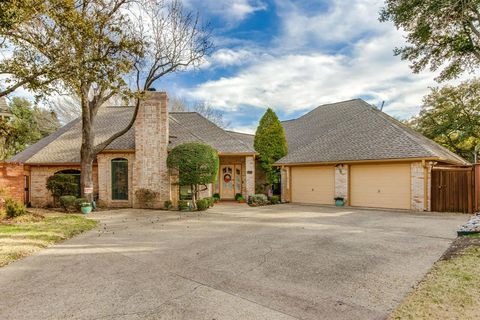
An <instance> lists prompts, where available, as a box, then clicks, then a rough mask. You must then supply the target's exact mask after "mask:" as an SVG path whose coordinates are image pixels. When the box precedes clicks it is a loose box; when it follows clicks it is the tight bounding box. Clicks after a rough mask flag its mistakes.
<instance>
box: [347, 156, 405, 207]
mask: <svg viewBox="0 0 480 320" xmlns="http://www.w3.org/2000/svg"><path fill="white" fill-rule="evenodd" d="M350 204H351V205H352V206H363V207H377V208H394V209H410V164H375V165H373V164H372V165H353V166H351V167H350Z"/></svg>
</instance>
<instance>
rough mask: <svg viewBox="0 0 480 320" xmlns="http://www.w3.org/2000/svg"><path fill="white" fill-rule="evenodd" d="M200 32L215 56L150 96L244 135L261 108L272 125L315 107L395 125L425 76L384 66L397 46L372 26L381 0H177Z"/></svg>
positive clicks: (393, 34) (393, 35)
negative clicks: (355, 109)
mask: <svg viewBox="0 0 480 320" xmlns="http://www.w3.org/2000/svg"><path fill="white" fill-rule="evenodd" d="M183 3H184V5H185V7H186V9H188V10H192V11H194V12H199V14H200V16H201V17H202V19H203V20H204V21H208V22H209V23H210V26H211V29H212V32H213V39H212V40H213V42H214V45H215V49H214V51H213V52H212V54H211V55H210V56H209V57H207V59H206V61H205V63H204V64H203V65H201V66H200V67H199V68H197V69H196V70H189V71H188V72H187V71H185V72H181V73H176V74H173V75H169V76H167V77H164V78H162V79H160V80H159V81H157V83H155V87H156V89H157V90H165V91H167V93H168V95H169V96H170V97H179V98H182V99H184V100H187V101H205V102H207V103H208V104H209V105H211V106H212V107H214V108H217V109H219V110H221V111H223V112H224V117H225V120H226V121H227V122H229V123H230V124H231V125H230V129H233V130H237V131H241V132H249V133H253V132H254V131H255V128H256V126H257V124H258V121H259V119H260V117H261V116H262V114H263V113H264V112H265V109H266V108H267V107H270V108H272V109H273V110H274V111H275V112H276V113H277V115H278V116H279V118H280V119H281V120H287V119H292V118H297V117H299V116H301V115H302V114H304V113H306V112H308V111H309V110H311V109H313V108H315V107H317V106H319V105H321V104H325V103H333V102H338V101H343V100H348V99H354V98H362V99H364V100H366V101H367V102H369V103H371V104H374V105H377V106H380V105H381V104H382V101H385V105H384V108H383V111H385V112H386V113H388V114H390V115H392V116H395V117H397V118H400V119H405V118H409V117H411V116H412V115H415V114H417V113H418V111H419V110H420V107H421V104H422V97H423V96H425V95H426V94H427V93H428V92H429V87H433V86H438V84H437V83H436V82H435V81H434V78H435V74H433V73H432V72H430V71H428V70H426V71H423V72H421V73H420V74H413V72H412V71H411V69H410V68H409V62H408V61H402V60H401V59H400V57H398V56H394V54H393V49H394V48H395V47H398V46H402V45H404V44H405V42H404V38H403V34H402V32H401V31H399V30H397V29H396V28H395V27H394V26H393V25H392V24H391V23H381V22H379V21H378V16H379V11H380V9H381V7H382V6H383V1H381V0H348V1H345V0H342V1H338V0H337V1H334V0H317V1H310V0H298V1H292V0H183Z"/></svg>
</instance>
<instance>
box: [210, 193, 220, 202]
mask: <svg viewBox="0 0 480 320" xmlns="http://www.w3.org/2000/svg"><path fill="white" fill-rule="evenodd" d="M212 199H213V201H214V202H218V201H220V195H219V194H218V193H214V194H213V196H212Z"/></svg>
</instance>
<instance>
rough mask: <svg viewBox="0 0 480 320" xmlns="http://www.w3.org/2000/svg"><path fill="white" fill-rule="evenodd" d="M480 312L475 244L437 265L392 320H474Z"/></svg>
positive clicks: (478, 258)
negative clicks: (479, 311)
mask: <svg viewBox="0 0 480 320" xmlns="http://www.w3.org/2000/svg"><path fill="white" fill-rule="evenodd" d="M462 240H466V239H462ZM475 240H476V239H475ZM478 310H480V246H478V244H477V243H475V244H472V245H470V246H468V247H466V248H463V249H462V250H461V251H460V252H457V253H455V254H453V255H451V257H450V258H447V259H446V260H440V261H438V262H437V263H436V264H435V265H434V266H433V268H432V270H431V271H430V272H429V273H428V275H427V276H426V278H425V279H424V280H423V281H422V282H421V283H420V284H419V285H418V286H417V288H415V290H414V291H413V292H412V293H411V294H410V295H409V296H408V297H407V298H406V299H405V301H404V302H403V303H402V305H401V306H400V307H399V308H398V309H397V310H396V311H395V312H394V313H393V314H392V315H391V317H390V319H474V318H476V317H478Z"/></svg>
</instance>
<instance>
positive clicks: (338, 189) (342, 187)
mask: <svg viewBox="0 0 480 320" xmlns="http://www.w3.org/2000/svg"><path fill="white" fill-rule="evenodd" d="M348 170H349V167H348V165H347V164H343V165H337V166H335V197H342V198H343V199H344V200H345V203H348V198H349V194H348Z"/></svg>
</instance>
